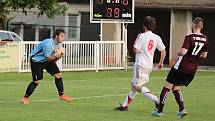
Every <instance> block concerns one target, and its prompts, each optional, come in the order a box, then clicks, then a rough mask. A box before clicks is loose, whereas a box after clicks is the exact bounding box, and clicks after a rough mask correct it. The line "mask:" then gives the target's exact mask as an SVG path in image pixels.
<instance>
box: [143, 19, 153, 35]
mask: <svg viewBox="0 0 215 121" xmlns="http://www.w3.org/2000/svg"><path fill="white" fill-rule="evenodd" d="M143 25H144V26H145V27H146V29H147V30H149V31H153V30H154V29H155V27H156V19H155V18H153V17H151V16H146V17H145V19H144V21H143Z"/></svg>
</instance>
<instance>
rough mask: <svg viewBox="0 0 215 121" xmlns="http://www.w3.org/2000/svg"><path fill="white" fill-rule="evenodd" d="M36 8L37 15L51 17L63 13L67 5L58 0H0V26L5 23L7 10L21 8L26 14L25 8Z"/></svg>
mask: <svg viewBox="0 0 215 121" xmlns="http://www.w3.org/2000/svg"><path fill="white" fill-rule="evenodd" d="M32 8H37V9H38V10H39V12H38V17H39V16H41V15H44V14H46V15H47V17H49V18H53V17H54V16H55V15H63V14H65V12H66V11H67V10H68V8H67V6H66V5H64V4H61V3H60V2H59V0H1V1H0V12H1V13H0V24H1V25H0V26H4V25H5V23H6V15H7V14H8V13H9V12H8V11H9V10H11V9H12V10H13V11H18V10H22V12H24V13H25V14H26V15H27V10H28V9H32Z"/></svg>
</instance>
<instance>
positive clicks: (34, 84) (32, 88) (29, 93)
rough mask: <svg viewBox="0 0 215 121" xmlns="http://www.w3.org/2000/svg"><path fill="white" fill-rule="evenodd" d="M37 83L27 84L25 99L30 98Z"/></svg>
mask: <svg viewBox="0 0 215 121" xmlns="http://www.w3.org/2000/svg"><path fill="white" fill-rule="evenodd" d="M37 85H38V84H37V83H35V82H34V81H32V82H31V83H29V85H28V88H27V90H26V92H25V96H24V97H26V98H28V97H29V96H31V94H32V93H33V92H34V89H35V88H36V87H37Z"/></svg>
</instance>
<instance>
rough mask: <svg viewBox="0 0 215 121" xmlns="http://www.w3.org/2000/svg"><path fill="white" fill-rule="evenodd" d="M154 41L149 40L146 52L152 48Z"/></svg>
mask: <svg viewBox="0 0 215 121" xmlns="http://www.w3.org/2000/svg"><path fill="white" fill-rule="evenodd" d="M153 44H154V41H153V40H149V44H148V51H150V50H151V49H152V48H153V46H154V45H153Z"/></svg>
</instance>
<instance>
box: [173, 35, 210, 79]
mask: <svg viewBox="0 0 215 121" xmlns="http://www.w3.org/2000/svg"><path fill="white" fill-rule="evenodd" d="M182 48H186V49H188V52H187V53H186V54H185V55H184V56H180V57H179V59H178V61H177V62H176V64H175V65H174V68H175V69H177V70H179V71H182V72H184V73H187V74H191V75H195V73H196V70H197V67H198V61H199V57H200V55H201V53H202V52H208V39H207V37H206V36H205V35H203V34H200V35H199V34H194V33H192V34H189V35H187V36H186V37H185V39H184V43H183V46H182Z"/></svg>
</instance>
